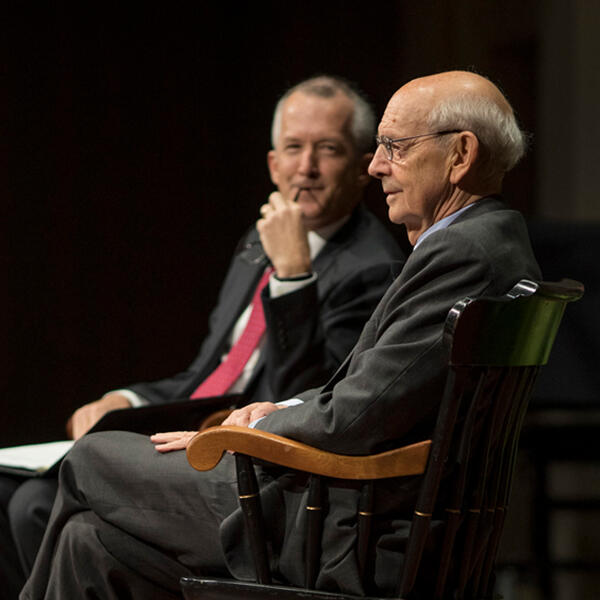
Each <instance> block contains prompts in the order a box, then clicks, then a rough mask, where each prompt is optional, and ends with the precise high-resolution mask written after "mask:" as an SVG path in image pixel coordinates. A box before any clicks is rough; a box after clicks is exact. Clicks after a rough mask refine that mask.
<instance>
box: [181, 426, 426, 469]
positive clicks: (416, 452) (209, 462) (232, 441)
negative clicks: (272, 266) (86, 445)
mask: <svg viewBox="0 0 600 600" xmlns="http://www.w3.org/2000/svg"><path fill="white" fill-rule="evenodd" d="M430 446H431V440H425V441H422V442H418V443H416V444H411V445H410V446H404V447H402V448H396V449H394V450H389V451H387V452H382V453H380V454H372V455H370V456H346V455H342V454H334V453H332V452H325V451H324V450H319V449H317V448H313V447H312V446H308V445H307V444H302V443H300V442H296V441H294V440H291V439H288V438H284V437H282V436H280V435H275V434H273V433H268V432H266V431H260V430H257V429H250V428H248V427H238V426H236V425H226V426H221V427H209V428H208V429H206V430H204V431H202V432H200V433H198V434H197V435H196V436H195V437H194V438H193V439H192V441H191V442H190V444H189V445H188V448H187V457H188V461H189V463H190V464H191V465H192V467H194V469H197V470H198V471H209V470H210V469H212V468H214V467H215V466H216V465H217V463H218V462H219V461H220V460H221V457H222V456H223V453H224V452H226V451H227V450H230V451H232V452H238V453H240V454H246V455H248V456H252V457H254V458H258V459H261V460H264V461H267V462H270V463H274V464H276V465H281V466H283V467H288V468H291V469H296V470H299V471H306V472H308V473H315V474H317V475H324V476H325V477H334V478H337V479H383V478H386V477H401V476H406V475H420V474H421V473H423V472H424V471H425V466H426V464H427V458H428V457H429V449H430Z"/></svg>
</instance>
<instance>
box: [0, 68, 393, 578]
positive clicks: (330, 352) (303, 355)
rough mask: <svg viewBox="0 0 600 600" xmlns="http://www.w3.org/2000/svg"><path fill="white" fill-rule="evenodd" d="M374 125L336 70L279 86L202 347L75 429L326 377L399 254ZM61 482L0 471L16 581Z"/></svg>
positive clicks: (98, 407) (278, 390) (104, 403)
mask: <svg viewBox="0 0 600 600" xmlns="http://www.w3.org/2000/svg"><path fill="white" fill-rule="evenodd" d="M374 129H375V116H374V114H373V111H372V109H371V107H370V106H369V104H368V103H367V102H366V101H365V100H364V98H363V97H362V96H361V95H360V94H359V93H358V92H357V91H356V90H355V89H354V88H353V87H352V86H350V85H349V84H348V83H346V82H345V81H343V80H341V79H338V78H335V77H328V76H323V77H316V78H312V79H309V80H306V81H303V82H301V83H300V84H298V85H297V86H295V87H293V88H291V89H290V90H289V91H287V92H286V93H285V94H284V96H283V97H282V98H281V100H280V101H279V103H278V104H277V107H276V109H275V113H274V117H273V124H272V145H273V148H272V149H271V150H270V151H269V153H268V157H267V158H268V166H269V171H270V174H271V179H272V181H273V183H274V184H275V185H276V186H277V191H275V192H273V193H272V194H271V195H270V197H269V199H268V202H267V203H265V204H264V205H263V206H262V207H261V208H260V215H261V218H260V219H259V220H258V222H257V224H256V227H253V228H252V229H251V230H250V232H249V233H248V234H247V235H246V236H245V237H244V238H243V239H242V241H241V242H240V244H239V246H238V248H239V251H238V252H237V253H236V254H235V256H234V258H233V260H232V262H231V264H230V267H229V270H228V272H227V274H226V276H225V280H224V283H223V285H222V288H221V290H220V293H219V299H218V303H217V305H216V307H215V308H214V310H213V311H212V313H211V315H210V319H209V325H210V327H209V333H208V335H207V337H206V338H205V340H204V341H203V343H202V346H201V349H200V352H199V354H198V355H197V357H196V358H195V359H194V361H193V362H192V363H191V365H190V366H189V367H188V368H187V369H186V370H185V371H183V372H182V373H179V374H177V375H175V376H173V377H169V378H166V379H162V380H159V381H153V382H147V383H138V384H134V385H131V386H129V387H128V388H127V389H122V390H116V391H113V392H109V393H107V394H105V395H104V396H103V397H102V398H100V399H99V400H96V401H94V402H91V403H89V404H86V405H84V406H82V407H81V408H79V409H78V410H76V411H75V412H74V414H73V415H72V417H71V419H70V420H69V425H68V428H69V431H70V434H71V436H72V437H73V438H74V439H78V438H80V437H81V436H82V435H83V434H84V433H85V432H86V431H88V430H89V429H90V428H91V427H92V426H93V425H94V424H95V423H96V422H97V421H98V420H99V419H100V418H101V417H102V416H103V415H104V414H106V413H107V412H108V411H110V410H114V409H120V408H129V407H131V406H141V405H145V404H164V403H168V402H171V401H176V400H182V399H186V398H192V399H198V398H204V397H214V396H221V395H228V394H233V393H242V394H243V395H244V398H245V400H246V401H247V402H252V401H254V400H257V399H260V400H273V401H275V400H280V399H282V398H289V397H291V396H293V395H295V394H297V393H298V392H300V391H302V390H303V389H306V388H308V387H313V386H315V385H320V384H322V383H323V382H325V381H326V380H327V378H328V377H329V376H330V375H331V374H332V373H333V372H334V371H335V369H336V368H337V367H338V366H339V364H340V363H341V362H342V360H343V359H344V357H345V356H346V354H347V353H348V352H349V351H350V350H351V348H352V347H353V345H354V344H355V342H356V340H357V338H358V335H359V334H360V330H361V328H362V326H363V325H364V323H365V322H366V320H367V319H368V317H369V316H370V314H371V312H372V311H373V309H374V308H375V306H376V305H377V302H378V301H379V299H380V298H381V296H382V295H383V293H384V291H385V289H386V288H387V286H388V285H389V283H390V281H391V279H392V269H391V265H392V263H398V262H400V264H402V262H403V260H404V257H403V255H402V253H401V251H400V249H399V247H398V245H397V244H396V242H395V241H394V240H393V238H392V237H391V235H390V234H389V233H388V231H387V230H386V229H385V228H384V227H383V225H382V224H381V223H380V222H379V221H378V220H377V219H376V218H375V217H374V216H373V215H372V214H370V213H369V212H368V211H367V210H366V209H365V208H364V207H363V206H361V204H360V201H361V199H362V197H363V192H364V188H365V186H366V184H367V183H368V181H369V175H368V173H367V166H368V164H369V161H370V159H371V157H372V147H373V134H374ZM263 285H264V288H262V286H263ZM261 288H262V289H261ZM261 320H262V325H261V324H260V321H261ZM257 323H258V325H257ZM256 327H258V334H256V331H257V329H256ZM261 327H262V330H261ZM250 331H252V332H255V335H254V337H252V335H250V333H248V332H250ZM248 336H250V338H252V341H251V342H249V341H248V339H249V337H248ZM185 426H186V424H185V423H182V427H185ZM188 426H189V425H188ZM56 485H57V484H56V480H55V479H52V478H48V479H32V480H28V481H26V482H24V483H22V484H21V482H20V481H16V480H12V479H10V478H1V479H0V499H2V502H3V505H4V506H0V536H1V539H3V540H6V541H5V542H3V544H2V545H3V547H4V550H3V560H0V571H6V572H5V573H4V578H5V579H6V580H8V581H11V580H12V581H15V584H14V587H15V588H18V587H19V581H23V578H22V575H21V574H20V571H21V570H22V571H24V572H25V574H27V573H28V572H29V571H30V569H31V567H32V564H33V561H34V559H35V555H36V553H37V549H38V547H39V543H40V541H41V538H42V535H43V532H44V527H45V523H46V521H47V519H48V516H49V513H50V509H51V507H52V503H53V500H54V495H55V492H56ZM17 552H18V555H19V558H20V565H19V561H17ZM3 561H4V562H6V561H7V562H12V563H13V566H12V567H10V566H5V564H4V562H3ZM8 571H11V572H12V573H13V575H10V574H8Z"/></svg>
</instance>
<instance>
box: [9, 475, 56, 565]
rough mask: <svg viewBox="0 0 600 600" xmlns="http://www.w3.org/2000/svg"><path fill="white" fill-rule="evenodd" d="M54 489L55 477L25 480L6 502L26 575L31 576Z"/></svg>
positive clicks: (50, 508)
mask: <svg viewBox="0 0 600 600" xmlns="http://www.w3.org/2000/svg"><path fill="white" fill-rule="evenodd" d="M57 488H58V480H57V479H56V477H49V478H39V477H38V478H32V479H27V480H25V481H24V482H23V483H22V484H21V485H20V486H19V487H18V489H17V490H15V493H14V494H13V495H12V498H11V499H10V502H9V505H8V517H9V521H10V526H11V531H12V536H13V539H14V541H15V545H16V548H17V552H18V555H19V559H20V561H21V567H22V569H23V571H24V573H25V575H26V576H28V575H29V573H31V569H32V567H33V562H34V561H35V557H36V556H37V553H38V550H39V548H40V545H41V543H42V538H43V537H44V532H45V531H46V526H47V525H48V519H49V518H50V512H51V510H52V505H53V504H54V498H55V497H56V489H57Z"/></svg>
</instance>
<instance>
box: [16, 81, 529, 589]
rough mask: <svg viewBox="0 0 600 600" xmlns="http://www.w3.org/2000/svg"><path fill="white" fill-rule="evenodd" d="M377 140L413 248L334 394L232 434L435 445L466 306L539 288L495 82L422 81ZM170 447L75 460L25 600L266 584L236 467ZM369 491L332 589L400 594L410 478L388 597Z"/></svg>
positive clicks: (266, 495)
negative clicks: (450, 345)
mask: <svg viewBox="0 0 600 600" xmlns="http://www.w3.org/2000/svg"><path fill="white" fill-rule="evenodd" d="M378 141H379V147H378V149H377V152H376V153H375V156H374V157H373V160H372V162H371V164H370V167H369V172H370V173H371V175H373V176H374V177H377V178H378V179H380V180H381V183H382V185H383V190H384V192H385V194H386V202H387V204H388V207H389V217H390V219H391V220H392V221H393V222H395V223H404V224H405V225H406V227H407V230H408V235H409V239H410V241H411V243H412V244H413V245H414V250H413V252H412V254H411V255H410V257H409V258H408V260H407V261H406V264H405V266H404V268H403V270H402V272H401V273H400V275H399V276H398V277H397V278H396V280H395V281H394V282H393V283H392V284H391V286H390V287H389V289H388V291H387V292H386V294H385V295H384V297H383V298H382V300H381V302H380V303H379V305H378V306H377V308H376V309H375V312H374V313H373V315H372V317H371V319H370V320H369V321H368V323H367V324H366V326H365V328H364V329H363V332H362V334H361V336H360V338H359V340H358V343H357V344H356V346H355V347H354V349H353V350H352V352H351V353H350V355H349V356H348V358H347V359H346V361H345V362H344V363H343V364H342V366H341V367H340V368H339V369H338V371H337V372H336V373H335V374H334V375H333V377H332V378H331V379H330V380H329V382H328V383H327V384H326V385H325V386H324V387H322V388H318V389H313V390H310V391H307V392H304V393H302V394H300V395H299V396H298V398H297V402H296V403H295V405H294V406H283V405H277V404H271V403H258V404H255V405H250V406H248V407H245V408H242V409H239V410H238V411H235V412H234V413H233V414H232V415H231V416H230V417H229V420H228V422H229V423H232V424H238V425H249V424H251V423H252V422H254V421H256V420H257V418H258V419H259V420H258V421H257V422H254V423H252V425H253V426H256V427H257V428H259V429H263V430H265V431H270V432H272V433H277V434H280V435H284V436H287V437H291V438H293V439H295V440H298V441H301V442H305V443H308V444H310V445H314V446H317V447H320V448H323V449H325V450H328V451H333V452H338V453H343V454H355V455H356V454H371V453H375V452H380V451H384V450H387V449H390V448H392V447H395V446H398V445H403V444H405V443H406V442H407V441H410V440H414V439H415V438H417V437H421V436H422V435H427V434H428V433H429V432H430V431H431V427H432V424H433V421H434V419H435V416H436V413H437V409H438V403H439V399H440V397H441V393H442V385H443V382H444V379H445V374H446V368H447V367H446V365H447V361H448V349H447V348H446V346H445V345H444V344H443V343H442V331H443V326H444V321H445V318H446V315H447V313H448V311H449V309H450V308H451V307H452V306H453V305H454V303H455V302H456V301H457V300H459V299H461V298H463V297H465V296H480V295H483V294H492V295H496V294H502V293H505V292H506V291H508V290H509V289H510V288H511V287H512V286H513V284H514V283H516V282H517V281H518V280H519V279H521V278H523V277H528V278H531V279H538V278H539V277H540V272H539V268H538V265H537V263H536V260H535V258H534V256H533V253H532V250H531V247H530V243H529V239H528V235H527V230H526V227H525V224H524V221H523V219H522V217H521V216H520V215H519V214H518V213H517V212H516V211H514V210H510V209H509V208H508V207H507V206H506V205H505V204H504V202H503V201H502V200H501V199H500V197H499V193H500V190H501V185H502V180H503V177H504V175H505V173H506V172H507V171H508V170H510V169H511V168H512V167H513V165H514V164H515V163H516V162H517V160H518V159H519V158H520V156H521V155H522V153H523V151H524V146H525V140H524V136H523V134H522V133H521V131H520V130H519V128H518V126H517V124H516V122H515V118H514V115H513V111H512V109H511V107H510V105H509V104H508V102H507V101H506V99H505V98H504V96H503V95H502V94H501V93H500V91H499V90H498V89H497V88H496V87H495V86H494V85H493V84H492V83H490V82H489V81H488V80H487V79H485V78H483V77H480V76H478V75H475V74H473V73H466V72H448V73H441V74H437V75H433V76H429V77H424V78H421V79H417V80H414V81H411V82H409V83H407V84H406V85H405V86H403V87H402V88H400V89H399V90H398V91H397V92H396V93H395V94H394V96H393V97H392V99H391V100H390V102H389V104H388V106H387V108H386V110H385V113H384V115H383V118H382V120H381V123H380V125H379V138H378ZM155 441H160V440H156V439H155ZM182 445H185V440H183V442H182ZM175 446H176V442H175V445H174V446H171V448H173V447H175ZM158 449H159V452H157V451H156V449H154V448H153V445H152V443H151V441H150V440H148V439H147V438H144V437H142V436H136V435H135V434H127V433H119V432H113V433H107V434H94V435H92V436H89V437H87V438H84V439H83V440H81V442H79V443H78V444H77V445H76V446H75V448H74V450H73V451H72V453H71V454H70V456H68V457H67V459H66V460H65V462H64V463H63V466H62V470H61V475H60V490H59V495H58V500H57V503H56V504H55V507H54V512H53V515H52V519H51V522H50V526H49V529H48V532H47V534H46V537H45V539H44V543H43V545H42V550H41V552H40V555H39V556H38V560H37V562H36V565H35V568H34V571H33V574H32V576H31V578H30V580H29V581H28V583H27V585H26V587H25V589H24V592H23V594H22V598H23V599H28V600H29V599H31V600H32V599H36V600H37V599H38V598H71V597H77V596H78V595H88V596H89V597H99V598H105V599H107V598H115V599H116V598H119V597H128V598H148V597H161V598H171V597H172V598H176V597H178V592H177V590H178V579H179V577H180V576H182V575H186V574H191V573H194V574H198V573H203V574H208V575H219V574H220V575H223V574H225V575H227V574H228V575H231V576H233V577H236V578H241V579H251V578H252V565H253V560H252V556H251V553H250V549H249V548H248V547H247V546H246V544H245V543H244V535H243V519H242V517H241V515H240V512H239V510H238V509H237V502H238V501H237V493H236V489H235V474H234V469H233V457H232V456H229V455H226V456H225V457H224V458H223V460H222V461H221V462H220V463H219V465H218V466H217V467H216V468H215V469H214V470H212V471H210V472H206V473H198V472H195V471H193V469H192V468H191V467H189V465H188V464H187V461H186V457H185V454H184V453H183V452H177V451H175V452H171V451H167V450H168V448H165V447H164V446H163V444H160V443H159V448H158ZM123 481H127V485H126V486H125V485H124V484H123ZM296 483H297V482H296V480H295V478H294V477H293V476H291V475H290V474H289V473H286V472H285V470H282V469H271V468H269V466H268V465H263V466H262V467H261V471H260V475H259V485H260V494H261V497H262V500H263V508H264V512H265V515H266V519H267V521H268V522H269V523H270V527H269V536H270V539H269V543H270V550H271V554H272V556H271V564H272V565H273V566H274V568H275V577H276V578H278V579H280V580H282V581H288V582H290V583H292V584H295V585H299V586H301V585H302V583H303V580H304V573H303V569H304V567H303V563H304V561H302V560H301V557H302V555H303V547H304V529H303V528H302V527H299V526H298V523H301V522H302V521H303V518H304V517H303V516H302V514H303V511H304V504H303V502H302V499H301V496H302V491H300V490H299V489H298V486H297V485H296ZM400 485H402V487H399V486H400ZM358 493H359V492H358V491H357V490H354V489H349V488H347V487H335V486H332V487H331V489H330V492H329V497H328V513H327V515H326V516H325V517H324V531H323V537H324V539H325V540H327V542H328V543H327V545H325V544H324V545H323V546H324V548H325V551H324V554H323V557H322V560H321V564H320V571H319V573H318V577H317V584H316V585H317V588H318V589H326V590H342V591H345V592H349V593H354V594H358V595H361V594H364V593H365V592H367V593H373V592H374V593H389V592H390V590H391V588H392V587H393V583H392V581H390V578H391V577H393V573H394V572H395V571H396V569H395V568H394V567H395V566H396V565H398V562H399V561H400V560H402V549H403V543H404V541H405V538H406V535H407V532H408V526H409V523H408V519H409V516H407V517H406V520H403V519H402V518H400V517H401V515H402V514H403V511H404V510H405V509H406V507H407V505H408V503H409V502H410V499H411V495H412V490H411V487H410V483H409V484H400V483H398V482H397V481H386V480H384V481H382V482H380V483H379V484H376V490H375V508H374V513H375V514H376V515H377V518H376V520H375V523H374V526H373V537H374V541H375V552H376V554H377V560H376V570H375V573H374V582H375V587H376V588H377V589H376V590H374V591H373V590H364V589H362V587H361V584H360V580H359V577H358V576H357V572H358V565H357V555H356V552H355V550H354V543H355V538H356V522H355V514H356V513H355V510H356V503H357V496H358ZM425 597H426V596H425Z"/></svg>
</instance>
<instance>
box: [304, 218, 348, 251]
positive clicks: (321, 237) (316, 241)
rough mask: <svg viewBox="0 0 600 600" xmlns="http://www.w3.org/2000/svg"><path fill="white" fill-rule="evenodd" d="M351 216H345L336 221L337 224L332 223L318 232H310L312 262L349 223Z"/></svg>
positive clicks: (309, 244)
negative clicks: (328, 242)
mask: <svg viewBox="0 0 600 600" xmlns="http://www.w3.org/2000/svg"><path fill="white" fill-rule="evenodd" d="M349 218H350V215H345V216H343V217H342V218H341V219H338V220H337V221H335V223H331V224H329V225H326V226H325V227H321V228H320V229H319V230H318V231H312V230H311V231H309V232H308V247H309V248H310V260H314V259H315V257H316V256H317V254H319V252H321V250H322V249H323V246H325V244H326V243H327V241H328V240H329V239H330V238H332V237H333V236H334V235H335V234H336V233H337V232H338V231H339V230H340V229H341V228H342V226H343V225H344V224H345V223H346V222H347V221H348V219H349Z"/></svg>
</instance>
